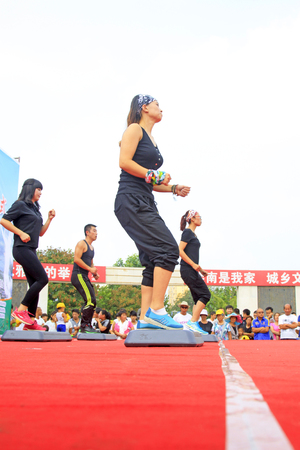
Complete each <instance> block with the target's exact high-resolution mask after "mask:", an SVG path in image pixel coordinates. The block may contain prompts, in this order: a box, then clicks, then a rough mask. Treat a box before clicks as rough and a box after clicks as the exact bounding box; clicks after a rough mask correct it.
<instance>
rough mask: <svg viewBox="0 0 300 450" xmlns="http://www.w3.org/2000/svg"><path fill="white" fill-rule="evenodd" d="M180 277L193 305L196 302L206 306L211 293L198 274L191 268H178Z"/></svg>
mask: <svg viewBox="0 0 300 450" xmlns="http://www.w3.org/2000/svg"><path fill="white" fill-rule="evenodd" d="M180 275H181V278H182V279H183V281H184V282H185V284H186V285H187V286H188V288H189V290H190V291H191V294H192V297H193V300H194V302H195V305H196V303H197V302H198V300H200V302H202V303H204V305H206V304H207V303H208V302H209V300H210V297H211V293H210V291H209V289H208V287H207V286H206V283H205V281H204V280H203V278H202V277H201V275H200V273H199V272H197V271H196V270H194V269H192V268H189V267H182V266H180Z"/></svg>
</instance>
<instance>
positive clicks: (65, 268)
mask: <svg viewBox="0 0 300 450" xmlns="http://www.w3.org/2000/svg"><path fill="white" fill-rule="evenodd" d="M42 266H43V267H44V269H45V271H46V273H47V275H48V278H49V281H60V282H65V283H70V282H71V275H72V270H73V264H43V263H42ZM96 267H97V270H98V275H99V278H98V279H97V280H95V278H94V277H93V276H92V274H91V273H90V272H89V278H90V280H91V281H92V283H105V281H106V267H102V266H96ZM13 279H14V280H26V276H25V273H24V270H23V267H22V266H21V265H20V264H18V263H17V262H16V261H14V267H13Z"/></svg>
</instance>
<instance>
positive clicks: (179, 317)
mask: <svg viewBox="0 0 300 450" xmlns="http://www.w3.org/2000/svg"><path fill="white" fill-rule="evenodd" d="M179 306H180V312H179V313H177V314H175V316H174V317H173V319H174V320H175V322H177V323H180V324H181V325H183V328H184V330H188V329H189V328H188V327H187V325H186V324H187V323H188V321H189V320H191V318H192V316H191V314H189V313H188V312H187V311H188V309H189V304H188V303H187V302H185V301H182V302H181V303H180V305H179Z"/></svg>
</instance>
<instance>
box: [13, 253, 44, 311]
mask: <svg viewBox="0 0 300 450" xmlns="http://www.w3.org/2000/svg"><path fill="white" fill-rule="evenodd" d="M13 256H14V258H15V260H16V261H17V262H18V263H19V264H21V266H22V267H23V269H24V272H25V275H26V278H27V281H28V284H29V289H28V291H27V292H26V295H25V297H24V298H23V300H22V302H21V303H22V305H24V306H27V307H28V312H30V313H31V314H33V316H34V317H35V313H36V309H37V306H38V302H39V293H40V291H41V290H42V289H43V287H45V286H46V284H48V281H49V280H48V276H47V274H46V272H45V269H44V268H43V266H42V264H41V263H40V261H39V259H38V257H37V255H36V249H35V248H32V247H26V246H25V245H22V246H18V247H14V248H13Z"/></svg>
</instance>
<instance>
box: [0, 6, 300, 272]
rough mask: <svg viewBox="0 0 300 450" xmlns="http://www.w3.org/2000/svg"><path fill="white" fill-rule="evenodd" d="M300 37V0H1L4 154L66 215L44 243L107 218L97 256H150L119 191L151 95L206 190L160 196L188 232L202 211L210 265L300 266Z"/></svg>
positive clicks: (183, 177) (175, 149) (175, 154)
mask: <svg viewBox="0 0 300 450" xmlns="http://www.w3.org/2000/svg"><path fill="white" fill-rule="evenodd" d="M299 47H300V3H299V1H298V0H297V1H292V0H285V1H283V0H281V1H278V0H277V1H276V0H270V1H269V0H260V1H258V0H251V1H250V0H226V1H224V0H222V1H221V0H214V1H211V0H184V1H181V0H172V1H169V0H159V1H158V0H152V1H151V2H148V1H144V0H139V1H137V0H128V1H126V2H124V1H123V0H111V1H109V2H104V1H102V0H98V1H97V0H85V1H78V0H77V1H76V0H58V1H57V0H51V2H49V1H47V0H36V1H31V0H14V1H13V2H12V1H11V0H0V64H1V65H0V69H1V70H0V148H1V149H2V150H3V151H4V152H6V153H7V154H8V155H10V156H12V157H20V183H19V191H20V189H21V186H22V183H23V182H24V180H25V179H27V178H37V179H38V180H40V181H41V182H42V183H43V185H44V189H43V195H42V198H41V201H40V203H41V207H42V208H41V212H42V214H43V216H44V217H45V218H46V217H47V213H48V211H49V210H50V209H52V208H54V209H55V210H56V214H57V216H56V218H55V219H54V220H53V221H52V223H51V226H50V228H49V230H48V231H47V233H46V234H45V235H44V236H43V237H42V238H41V239H40V248H41V249H46V248H47V247H49V246H52V247H61V248H63V249H68V248H71V249H74V248H75V245H76V243H77V242H78V241H79V240H80V239H82V238H83V227H84V225H85V224H86V223H94V224H96V225H97V227H98V239H97V241H96V243H95V258H94V262H95V264H96V265H104V266H111V265H113V264H114V263H115V262H116V260H117V259H118V258H123V259H126V257H127V256H128V255H131V254H132V253H135V252H136V247H135V245H134V243H133V242H132V241H131V239H130V238H129V237H128V236H127V234H126V233H125V231H124V230H123V229H122V227H121V226H120V224H119V223H118V221H117V219H116V217H115V215H114V199H115V195H116V192H117V189H118V180H119V174H120V169H119V165H118V158H119V145H118V143H119V141H120V139H121V137H122V134H123V132H124V131H125V128H126V117H127V114H128V111H129V107H130V103H131V100H132V98H133V97H134V96H135V95H136V94H140V93H142V94H149V95H152V96H154V97H155V98H157V99H158V101H159V104H160V106H161V108H162V110H163V120H162V121H161V122H160V123H159V124H156V125H155V127H154V128H153V136H154V138H155V140H156V142H157V144H158V147H159V149H160V151H161V153H162V155H163V157H164V165H163V169H164V170H165V171H166V172H168V173H170V174H171V176H172V182H171V183H172V184H177V183H180V184H186V185H188V186H190V187H191V193H190V195H189V196H188V197H186V198H176V200H174V199H173V196H172V195H171V194H159V193H156V194H155V199H156V201H157V204H158V209H159V212H160V214H161V216H162V217H163V219H164V220H165V222H166V224H167V226H168V227H169V228H170V230H171V232H172V233H173V235H174V237H175V239H176V240H177V241H178V242H179V241H180V236H181V232H180V229H179V223H180V218H181V216H182V215H183V214H184V213H185V212H186V211H187V210H188V209H196V210H197V211H199V213H200V214H201V216H202V219H203V224H202V226H201V228H200V229H199V230H197V235H198V237H199V239H200V241H201V252H200V265H201V266H202V267H203V268H204V269H208V270H214V269H215V270H216V269H228V270H230V269H231V270H236V269H239V270H299V269H300V258H299V255H300V238H299V228H300V227H299V222H300V220H299V219H300V210H299V166H300V164H299V163H300V151H299V150H300V133H299V124H300V113H299V104H300V88H299V80H300V59H299V51H300V48H299Z"/></svg>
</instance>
